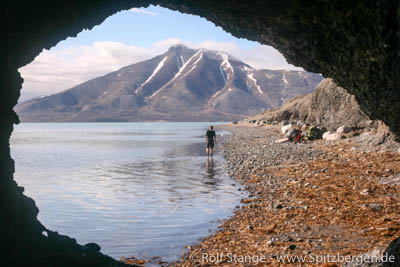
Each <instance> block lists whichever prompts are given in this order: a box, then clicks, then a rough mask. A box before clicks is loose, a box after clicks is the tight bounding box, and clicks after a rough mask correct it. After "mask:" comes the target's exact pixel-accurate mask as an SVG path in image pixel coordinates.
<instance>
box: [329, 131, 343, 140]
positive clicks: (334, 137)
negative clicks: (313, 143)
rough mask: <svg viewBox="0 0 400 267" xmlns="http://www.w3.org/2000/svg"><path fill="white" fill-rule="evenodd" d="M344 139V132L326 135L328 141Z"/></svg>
mask: <svg viewBox="0 0 400 267" xmlns="http://www.w3.org/2000/svg"><path fill="white" fill-rule="evenodd" d="M340 139H342V134H340V133H331V134H327V135H326V136H325V140H326V141H336V140H340Z"/></svg>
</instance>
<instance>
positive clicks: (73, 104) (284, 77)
mask: <svg viewBox="0 0 400 267" xmlns="http://www.w3.org/2000/svg"><path fill="white" fill-rule="evenodd" d="M322 79H323V77H322V76H320V75H318V74H313V73H308V72H301V71H280V70H279V71H277V70H256V69H254V68H252V67H251V66H249V65H247V64H245V63H243V62H241V61H239V60H237V59H235V58H233V57H231V56H230V55H228V54H227V53H223V52H217V51H209V50H204V49H198V50H194V49H189V48H187V47H185V46H182V45H178V46H173V47H171V48H170V49H169V50H168V51H167V52H166V53H164V54H162V55H159V56H156V57H154V58H152V59H149V60H146V61H142V62H139V63H136V64H133V65H130V66H127V67H124V68H121V69H120V70H118V71H115V72H112V73H109V74H107V75H104V76H102V77H98V78H95V79H92V80H90V81H87V82H85V83H82V84H79V85H77V86H75V87H73V88H71V89H68V90H66V91H64V92H61V93H58V94H54V95H50V96H44V97H41V98H37V99H33V100H30V101H27V102H24V103H22V104H20V105H18V106H17V108H16V111H17V113H18V114H19V116H20V118H21V120H22V121H142V120H171V121H208V120H210V121H221V120H236V119H242V118H244V117H247V116H249V115H254V114H257V113H259V112H261V111H264V110H266V109H270V108H277V107H279V106H280V105H282V103H283V102H284V101H285V100H287V99H290V98H293V97H295V96H298V95H303V94H307V93H310V92H311V91H313V89H314V88H315V87H316V86H317V84H318V83H319V82H320V81H321V80H322Z"/></svg>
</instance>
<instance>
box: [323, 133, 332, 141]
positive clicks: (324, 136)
mask: <svg viewBox="0 0 400 267" xmlns="http://www.w3.org/2000/svg"><path fill="white" fill-rule="evenodd" d="M331 133H332V132H331V131H329V132H326V133H324V134H323V135H322V139H324V140H326V136H327V135H329V134H331Z"/></svg>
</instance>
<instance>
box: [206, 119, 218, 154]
mask: <svg viewBox="0 0 400 267" xmlns="http://www.w3.org/2000/svg"><path fill="white" fill-rule="evenodd" d="M215 144H217V137H216V135H215V131H214V126H210V130H207V133H206V146H207V148H206V152H207V156H210V152H211V157H212V156H213V154H214V145H215Z"/></svg>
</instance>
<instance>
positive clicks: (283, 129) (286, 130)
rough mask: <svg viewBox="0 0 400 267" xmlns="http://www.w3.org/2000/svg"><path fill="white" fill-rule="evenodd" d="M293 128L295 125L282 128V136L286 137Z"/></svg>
mask: <svg viewBox="0 0 400 267" xmlns="http://www.w3.org/2000/svg"><path fill="white" fill-rule="evenodd" d="M292 128H293V125H291V124H288V125H285V126H282V128H281V132H282V134H285V135H286V134H287V133H288V131H289V130H291V129H292Z"/></svg>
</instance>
